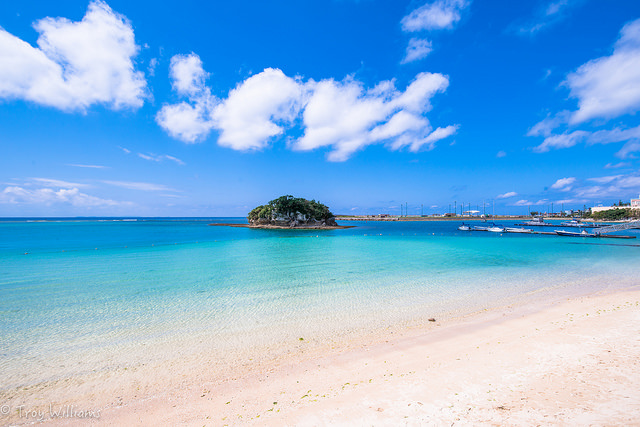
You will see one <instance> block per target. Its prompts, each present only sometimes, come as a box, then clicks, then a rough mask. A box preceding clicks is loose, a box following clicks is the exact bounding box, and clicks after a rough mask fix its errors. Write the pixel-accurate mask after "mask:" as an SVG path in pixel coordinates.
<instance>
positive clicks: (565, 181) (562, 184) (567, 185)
mask: <svg viewBox="0 0 640 427" xmlns="http://www.w3.org/2000/svg"><path fill="white" fill-rule="evenodd" d="M575 182H576V178H575V177H569V178H560V179H559V180H557V181H556V182H555V183H553V185H552V186H551V187H550V188H551V189H552V190H559V191H569V190H571V188H572V186H573V184H574V183H575Z"/></svg>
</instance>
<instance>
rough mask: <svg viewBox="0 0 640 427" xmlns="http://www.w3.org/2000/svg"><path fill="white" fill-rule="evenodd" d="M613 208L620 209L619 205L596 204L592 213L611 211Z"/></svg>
mask: <svg viewBox="0 0 640 427" xmlns="http://www.w3.org/2000/svg"><path fill="white" fill-rule="evenodd" d="M611 209H620V207H619V206H594V207H592V208H591V213H596V212H603V211H609V210H611Z"/></svg>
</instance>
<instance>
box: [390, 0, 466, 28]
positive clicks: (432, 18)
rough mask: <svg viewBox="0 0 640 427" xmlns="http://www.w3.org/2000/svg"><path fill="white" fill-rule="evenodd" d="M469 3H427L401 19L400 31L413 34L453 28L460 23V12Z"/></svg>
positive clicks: (461, 0) (445, 0)
mask: <svg viewBox="0 0 640 427" xmlns="http://www.w3.org/2000/svg"><path fill="white" fill-rule="evenodd" d="M470 3H471V2H470V1H467V0H436V1H434V2H432V3H427V4H425V5H423V6H421V7H419V8H418V9H415V10H414V11H413V12H411V13H410V14H409V15H407V16H405V17H404V18H402V21H401V24H402V29H403V30H404V31H407V32H415V31H424V30H442V29H447V28H453V25H454V24H456V23H457V22H458V21H460V18H461V16H460V12H461V11H462V10H463V9H465V8H466V7H467V6H469V4H470Z"/></svg>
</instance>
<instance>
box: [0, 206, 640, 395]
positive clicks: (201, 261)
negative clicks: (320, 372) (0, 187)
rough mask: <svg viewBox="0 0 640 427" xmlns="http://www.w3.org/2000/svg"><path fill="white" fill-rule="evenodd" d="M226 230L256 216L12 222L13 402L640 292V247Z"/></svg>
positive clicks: (405, 227) (4, 351)
mask: <svg viewBox="0 0 640 427" xmlns="http://www.w3.org/2000/svg"><path fill="white" fill-rule="evenodd" d="M213 222H224V223H231V222H234V223H246V220H245V219H243V218H131V219H112V218H105V219H95V218H79V219H73V220H70V219H65V220H58V219H2V220H0V319H2V320H1V322H0V342H1V346H0V392H3V393H4V394H5V395H10V394H11V393H12V392H11V391H12V390H17V389H19V388H25V387H27V388H28V387H33V386H42V385H43V384H48V383H55V382H60V381H64V380H68V379H73V378H76V379H77V378H86V377H90V376H91V375H97V374H100V375H106V374H110V373H114V372H122V371H123V370H127V369H136V368H137V367H140V366H145V365H147V366H151V365H153V366H160V365H162V366H169V367H173V368H168V369H169V370H170V369H181V368H180V366H181V365H180V363H181V361H191V362H192V363H193V364H194V366H195V365H198V364H201V363H209V364H211V363H213V364H214V365H216V366H227V365H229V364H233V363H238V361H241V362H242V363H245V362H246V361H248V360H254V358H256V357H257V358H260V357H262V358H264V359H265V360H266V359H269V358H276V357H281V356H283V355H285V353H286V352H288V351H291V349H292V348H294V349H295V348H298V347H300V346H302V345H310V346H316V347H321V346H327V347H330V346H331V345H333V344H338V343H340V342H346V341H348V340H351V339H354V338H358V337H364V336H367V335H369V334H378V333H381V332H384V331H386V330H399V329H402V328H410V327H414V326H419V325H423V324H427V322H428V319H429V318H438V319H441V318H447V317H455V316H461V315H464V314H468V313H472V312H475V311H479V310H484V309H488V308H492V307H496V306H499V305H506V304H511V303H514V302H518V301H523V300H527V299H535V298H543V297H545V298H546V297H549V296H554V297H558V298H559V297H564V296H576V295H580V294H586V293H593V292H597V291H600V290H602V291H607V290H611V289H617V288H624V287H627V286H631V285H637V284H639V282H640V262H638V260H639V259H640V242H639V241H638V239H630V240H617V239H587V238H573V237H557V236H540V235H521V234H497V233H488V232H473V233H469V232H461V231H458V230H457V226H458V225H459V222H455V221H421V222H376V221H369V222H342V223H341V224H342V225H355V226H356V227H355V228H350V229H340V230H313V231H303V230H254V229H247V228H232V227H211V226H209V225H208V224H210V223H213ZM503 224H504V225H509V224H510V223H509V222H503ZM626 234H632V235H638V234H639V233H638V232H637V231H627V232H626ZM191 362H190V363H191ZM185 363H186V362H185Z"/></svg>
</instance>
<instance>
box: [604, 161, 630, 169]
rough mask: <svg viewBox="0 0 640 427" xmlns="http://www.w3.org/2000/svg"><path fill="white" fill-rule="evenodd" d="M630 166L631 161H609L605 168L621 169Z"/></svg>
mask: <svg viewBox="0 0 640 427" xmlns="http://www.w3.org/2000/svg"><path fill="white" fill-rule="evenodd" d="M628 167H631V163H629V162H619V163H607V164H606V165H605V166H604V168H605V169H620V168H628Z"/></svg>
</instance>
